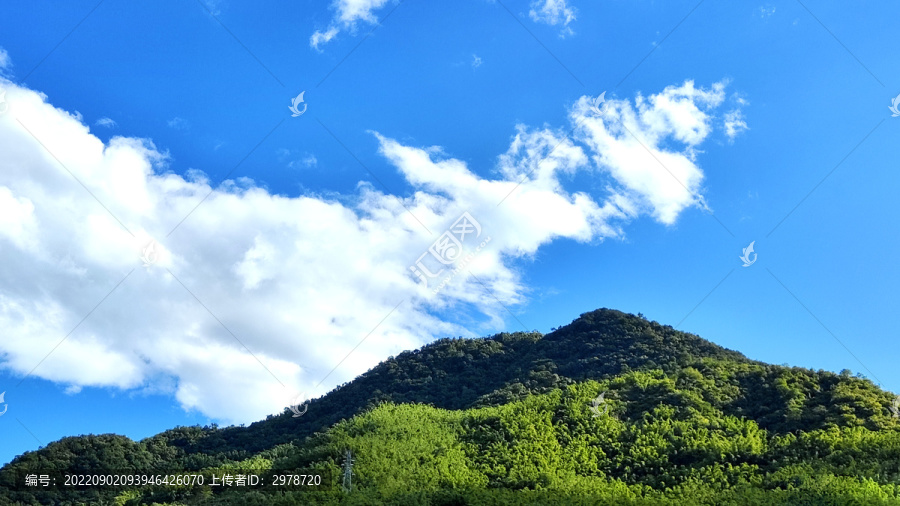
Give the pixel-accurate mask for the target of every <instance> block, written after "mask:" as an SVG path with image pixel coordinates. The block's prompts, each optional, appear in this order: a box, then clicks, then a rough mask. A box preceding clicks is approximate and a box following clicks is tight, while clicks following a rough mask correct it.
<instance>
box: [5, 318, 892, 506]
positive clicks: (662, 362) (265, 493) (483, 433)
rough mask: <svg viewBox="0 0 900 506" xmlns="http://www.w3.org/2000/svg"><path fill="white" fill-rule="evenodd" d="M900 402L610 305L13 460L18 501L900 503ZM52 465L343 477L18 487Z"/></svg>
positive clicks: (10, 499) (865, 384) (437, 345)
mask: <svg viewBox="0 0 900 506" xmlns="http://www.w3.org/2000/svg"><path fill="white" fill-rule="evenodd" d="M893 399H894V395H893V394H890V393H888V392H885V391H883V390H881V389H879V388H878V387H877V386H875V385H873V384H872V382H871V381H869V380H867V379H865V378H862V377H854V376H852V375H851V374H850V372H849V371H843V372H842V373H841V374H835V373H831V372H825V371H811V370H808V369H801V368H789V367H784V366H775V365H768V364H764V363H760V362H755V361H752V360H749V359H747V358H746V357H744V356H743V355H741V354H739V353H737V352H734V351H730V350H726V349H723V348H721V347H718V346H716V345H714V344H712V343H710V342H708V341H706V340H703V339H701V338H699V337H698V336H695V335H692V334H688V333H684V332H680V331H676V330H674V329H672V328H671V327H669V326H663V325H659V324H657V323H655V322H650V321H647V320H645V319H644V318H642V317H640V316H634V315H628V314H625V313H621V312H618V311H613V310H607V309H601V310H598V311H594V312H591V313H586V314H584V315H582V316H581V317H580V318H578V319H577V320H575V321H574V322H573V323H572V324H570V325H567V326H564V327H562V328H560V329H557V330H555V331H554V332H551V333H550V334H547V335H543V336H542V335H541V334H539V333H536V332H535V333H514V334H506V333H504V334H499V335H496V336H492V337H489V338H483V339H442V340H439V341H436V342H434V343H432V344H430V345H428V346H425V347H423V348H422V349H419V350H416V351H411V352H404V353H402V354H400V355H399V356H397V357H395V358H391V359H389V360H387V361H385V362H383V363H381V364H379V365H378V366H377V367H375V368H373V369H372V370H370V371H369V372H367V373H365V374H363V375H361V376H360V377H358V378H357V379H355V380H354V381H353V382H351V383H349V384H345V385H342V386H340V387H339V388H337V389H335V390H333V391H332V392H330V393H329V394H328V395H326V396H324V397H323V398H320V399H315V400H313V401H312V402H311V404H310V406H309V409H308V411H307V413H306V414H305V415H304V416H302V417H300V418H294V417H292V416H291V414H290V412H288V411H286V412H285V413H282V414H279V415H273V416H270V417H269V418H268V419H267V420H264V421H261V422H257V423H255V424H252V425H251V426H249V427H229V428H225V429H220V428H217V427H202V428H201V427H179V428H175V429H172V430H169V431H166V432H164V433H162V434H159V435H157V436H154V437H151V438H148V439H146V440H143V441H140V442H134V441H131V440H130V439H128V438H125V437H122V436H116V435H102V436H80V437H72V438H66V439H63V440H61V441H58V442H55V443H52V444H50V445H48V446H47V447H46V448H43V449H41V450H39V451H36V452H30V453H27V454H25V455H22V456H20V457H18V458H17V459H15V460H14V461H13V462H12V463H11V464H9V465H7V466H5V467H4V468H3V469H2V470H0V504H17V503H18V504H101V503H109V504H154V503H157V504H235V505H237V504H382V503H384V504H398V505H399V504H404V505H406V504H660V503H677V504H900V421H898V418H897V417H896V415H895V413H894V412H893V411H892V409H891V407H892V401H893ZM347 451H350V452H351V454H352V458H353V459H354V465H353V467H352V470H349V471H348V470H343V469H342V466H343V465H344V463H345V457H346V452H347ZM39 468H40V469H66V470H70V471H86V470H91V471H101V470H110V471H121V470H123V469H131V470H136V471H144V472H149V471H152V470H154V469H164V470H169V471H171V470H204V469H205V470H207V471H212V470H218V471H221V470H257V471H259V470H292V469H308V470H317V472H321V473H322V474H323V475H325V476H328V477H329V479H330V482H329V484H328V486H327V487H323V488H326V489H327V490H325V491H301V490H296V489H295V490H287V491H275V490H264V489H259V490H250V491H247V490H243V491H237V490H234V489H231V490H225V489H222V488H221V487H220V488H219V489H211V488H210V487H196V488H194V489H188V488H181V489H177V488H174V487H168V488H165V487H163V488H151V487H132V489H130V490H124V489H119V490H101V489H86V490H80V491H71V490H70V491H67V492H65V493H64V492H61V491H58V490H48V491H39V492H33V491H31V492H26V491H21V490H18V489H12V488H10V487H9V485H11V484H12V481H11V480H14V479H15V477H16V476H17V473H20V472H24V471H25V470H28V469H39ZM344 476H349V477H350V478H352V485H351V486H349V487H346V486H344V483H343V481H342V478H343V477H344ZM4 485H7V486H6V487H4Z"/></svg>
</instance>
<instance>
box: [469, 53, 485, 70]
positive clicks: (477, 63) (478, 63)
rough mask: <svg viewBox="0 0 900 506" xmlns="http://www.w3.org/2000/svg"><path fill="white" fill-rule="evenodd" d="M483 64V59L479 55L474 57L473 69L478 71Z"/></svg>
mask: <svg viewBox="0 0 900 506" xmlns="http://www.w3.org/2000/svg"><path fill="white" fill-rule="evenodd" d="M482 63H483V60H482V59H481V57H480V56H478V55H477V54H473V55H472V68H475V69H477V68H478V67H480V66H481V64H482Z"/></svg>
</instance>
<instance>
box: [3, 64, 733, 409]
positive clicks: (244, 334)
mask: <svg viewBox="0 0 900 506" xmlns="http://www.w3.org/2000/svg"><path fill="white" fill-rule="evenodd" d="M0 85H2V87H3V88H4V89H6V90H7V91H8V96H7V98H8V100H9V101H10V103H11V105H12V107H11V108H10V111H9V112H8V113H7V114H5V115H4V116H2V117H0V152H3V153H4V156H3V157H2V158H0V256H2V258H3V259H4V268H3V269H0V328H2V329H3V332H4V338H3V339H2V340H0V357H2V362H0V365H2V367H4V368H7V369H9V370H11V371H12V372H14V373H16V374H25V373H27V372H29V371H30V370H31V369H32V368H33V367H35V365H37V364H38V363H40V362H41V360H42V359H43V360H44V361H43V363H41V365H40V366H39V367H38V368H37V369H36V370H35V371H34V373H33V374H34V375H35V376H38V377H41V378H45V379H48V380H51V381H55V382H59V383H60V384H61V385H62V386H66V387H67V391H68V392H69V393H72V394H76V392H77V391H78V389H79V388H81V387H85V386H107V387H116V388H121V389H135V388H143V389H151V390H155V391H162V392H167V393H169V394H170V395H172V396H173V397H174V398H175V399H177V400H178V401H179V402H180V403H181V405H182V406H183V407H184V408H185V409H196V410H199V411H201V412H202V413H204V414H206V415H208V416H211V417H215V418H218V419H221V420H223V421H227V422H247V421H252V420H256V419H259V418H262V417H264V416H265V415H267V414H269V413H273V412H277V411H279V410H281V409H282V408H283V407H284V406H286V405H287V404H288V400H289V399H291V398H293V396H294V394H295V393H296V392H298V391H306V392H311V393H312V394H313V395H318V394H321V393H324V392H325V391H327V390H328V389H330V388H332V387H333V386H335V385H337V384H340V383H343V382H345V381H349V380H350V379H352V378H354V377H355V376H357V375H359V374H360V373H362V372H364V371H365V370H367V369H369V368H370V367H372V366H373V365H375V364H376V363H377V362H379V361H380V360H383V359H384V358H385V357H386V356H388V355H391V354H396V353H398V352H399V351H401V350H404V349H411V348H415V347H418V346H421V345H422V344H424V343H425V342H428V341H430V340H431V339H432V338H434V337H437V336H445V335H471V333H470V332H468V331H467V330H465V329H463V328H461V327H460V326H457V325H454V324H451V323H447V322H445V321H442V320H441V319H440V318H439V317H438V316H436V315H439V314H441V312H442V311H446V310H449V309H455V308H465V307H468V308H472V307H476V308H478V310H479V311H481V312H483V314H484V315H485V321H482V322H481V325H482V327H481V328H478V329H476V332H478V333H487V332H489V331H493V330H497V329H499V328H502V327H503V326H504V321H503V318H504V316H505V314H506V313H505V310H504V309H503V306H501V303H502V304H504V305H510V304H516V303H519V302H522V301H524V300H525V294H526V293H527V287H526V286H524V285H523V283H522V280H521V278H520V276H519V273H518V272H517V270H516V269H515V268H514V267H513V265H514V263H515V262H517V261H518V260H519V259H522V258H528V257H530V256H531V255H533V254H534V253H535V252H536V251H537V250H538V248H539V247H540V246H541V245H544V244H547V243H548V242H550V241H552V240H553V239H555V238H570V239H575V240H577V241H591V240H597V239H603V238H608V237H618V236H621V235H622V233H623V232H622V227H623V226H624V225H625V224H626V223H627V222H628V220H630V219H634V218H636V217H638V216H639V215H641V214H642V213H647V214H649V215H652V216H655V217H656V219H658V220H659V221H660V222H663V223H667V224H668V223H673V222H674V221H675V219H676V218H677V216H678V214H679V212H681V211H682V210H683V209H685V208H686V207H688V206H691V205H695V204H698V203H699V197H698V196H697V193H698V192H699V191H700V186H699V185H700V182H701V180H702V178H703V174H702V172H701V171H700V169H699V167H697V166H696V164H695V162H694V149H695V148H696V147H697V146H698V145H699V143H700V142H702V141H703V139H704V138H705V137H706V136H707V135H708V134H709V131H710V126H709V125H710V124H711V123H710V122H711V118H712V116H711V112H710V110H711V109H712V108H713V107H715V106H716V105H717V104H718V103H719V102H721V99H720V98H719V96H720V94H721V93H722V92H723V91H722V87H723V85H717V86H714V87H713V88H712V89H710V90H701V89H696V88H694V86H693V83H691V82H687V83H685V84H684V85H682V86H679V87H670V88H667V89H666V90H664V91H663V92H662V93H660V94H657V95H651V96H650V97H648V98H646V99H645V98H643V97H641V96H639V97H638V98H637V99H636V101H635V103H634V105H632V104H631V103H630V102H629V101H627V100H611V101H609V102H607V103H606V104H605V105H603V107H602V109H601V110H600V111H599V112H600V114H598V113H597V112H594V111H593V110H592V109H591V104H592V101H591V100H592V98H591V97H582V98H581V99H580V100H579V101H578V102H577V103H575V104H574V105H573V106H572V108H571V111H570V120H571V121H572V122H573V124H579V125H581V126H580V127H579V129H578V134H577V136H576V138H575V139H574V140H573V139H567V138H566V137H565V136H564V134H563V132H565V131H566V129H564V128H560V129H559V130H553V129H551V128H547V127H544V128H539V129H534V128H529V127H527V126H524V125H522V126H519V127H518V128H517V131H516V132H515V135H514V137H513V139H512V142H511V145H510V147H509V149H508V150H507V152H506V153H504V154H502V155H501V156H500V157H499V159H498V169H499V173H500V177H499V178H498V179H487V178H483V177H481V176H479V175H478V174H476V173H474V172H472V171H471V170H470V169H469V167H467V166H466V164H465V163H464V162H462V161H460V160H457V159H453V158H448V157H446V156H445V155H443V154H442V153H443V152H442V151H441V150H440V148H436V147H429V148H424V147H415V146H409V145H405V144H403V143H401V142H398V141H396V140H394V139H391V138H389V137H387V136H384V135H381V134H379V133H373V135H374V136H375V137H376V138H377V139H378V142H379V151H380V153H381V154H382V155H383V156H384V157H385V158H386V159H387V160H389V161H390V163H391V164H393V165H394V166H395V167H396V168H397V170H399V171H400V172H401V174H402V175H403V176H404V177H405V179H406V180H407V181H408V182H409V184H410V185H411V186H412V187H413V189H414V190H415V191H414V193H413V195H411V196H410V197H406V198H402V197H398V196H395V195H388V194H384V193H382V192H380V191H378V190H377V189H375V188H373V187H371V186H370V185H367V184H364V183H360V184H359V186H358V192H357V193H356V194H355V195H339V196H336V197H334V198H327V197H322V196H317V195H300V196H296V197H286V196H279V195H273V194H270V193H269V192H267V191H266V190H264V189H262V188H260V187H258V186H257V185H255V184H254V182H253V181H252V180H250V179H247V178H239V179H237V180H233V181H227V182H225V183H224V184H222V185H219V186H217V187H212V186H211V185H210V182H209V181H208V180H207V179H206V177H205V176H204V175H203V174H202V173H199V172H195V171H188V172H187V174H186V175H185V176H181V175H177V174H173V173H171V172H167V171H166V166H167V164H168V163H169V161H168V160H167V158H166V156H165V155H164V154H162V153H160V152H159V151H158V150H157V149H156V148H155V146H154V145H153V144H152V142H150V141H149V140H142V139H134V138H125V137H114V138H113V139H111V140H110V141H109V143H107V144H104V143H103V142H102V141H100V140H99V139H98V138H96V137H94V136H93V135H91V133H90V132H89V129H88V127H87V126H86V125H84V124H83V123H82V122H81V120H80V118H79V117H77V116H76V115H73V114H70V113H68V112H66V111H63V110H60V109H56V108H54V107H53V106H52V105H50V104H49V103H47V99H46V97H45V96H43V95H42V94H40V93H37V92H35V91H32V90H29V89H26V88H22V87H19V86H16V85H13V84H12V83H8V82H2V83H0ZM632 134H633V136H632ZM672 142H677V143H680V150H676V149H675V148H674V147H673V146H672V145H671V143H672ZM667 143H668V144H667ZM42 144H43V146H42ZM645 148H646V149H645ZM648 149H649V150H650V152H648V151H647V150H648ZM51 153H52V155H51ZM651 153H652V156H651ZM656 159H658V160H659V161H660V162H662V163H664V164H665V165H666V167H667V169H668V170H665V169H663V168H661V167H660V166H659V165H658V162H657V160H656ZM577 171H591V173H592V174H593V175H594V176H595V177H598V178H605V179H606V180H607V181H608V183H607V186H608V191H607V192H605V193H604V194H603V195H593V196H592V195H589V194H587V193H585V192H570V191H568V190H566V189H565V187H564V182H565V180H566V179H567V178H569V177H571V176H572V175H573V174H575V173H576V172H577ZM70 172H71V174H70ZM73 175H74V176H75V177H74V178H73V177H72V176H73ZM75 178H77V181H76V179H75ZM674 179H679V180H680V182H681V183H683V184H684V185H686V186H687V187H688V188H689V189H690V191H687V190H685V189H684V188H683V187H682V186H681V185H680V184H678V183H676V182H675V181H674ZM79 181H80V183H82V184H83V185H84V187H82V185H81V184H79ZM85 188H87V190H89V191H86V190H85ZM501 201H502V204H500V205H499V206H498V203H499V202H501ZM201 202H202V203H201ZM198 204H200V205H199V206H198ZM463 212H468V213H470V214H471V216H472V217H474V218H475V219H476V220H477V221H478V223H479V224H480V226H481V227H482V236H481V237H480V238H479V240H482V241H483V240H484V239H485V238H487V237H490V239H491V240H490V242H489V243H487V246H485V247H484V248H483V250H481V251H480V252H479V253H478V255H477V256H476V257H475V258H474V259H472V260H471V262H469V263H468V264H467V266H466V271H467V272H463V273H460V274H459V275H458V276H456V278H454V279H453V280H452V281H451V282H450V283H449V284H448V285H447V286H446V287H444V288H443V289H442V291H441V292H440V293H439V294H438V295H434V294H433V293H432V291H431V289H433V288H434V285H431V286H429V287H427V288H426V287H424V286H422V285H421V284H419V282H418V281H417V280H416V279H415V277H414V276H413V275H412V274H411V273H410V269H409V267H410V266H411V265H413V264H414V263H415V262H416V260H417V259H418V258H419V257H420V255H421V254H422V253H424V252H426V251H427V250H428V248H429V246H430V245H431V244H433V243H434V242H435V240H436V239H437V238H438V236H439V235H441V234H442V233H443V232H444V231H446V230H447V229H448V227H449V226H450V225H451V224H452V223H454V221H456V219H457V218H458V217H459V216H460V215H461V214H462V213H463ZM188 215H189V217H188V218H187V219H186V220H184V221H183V223H181V225H180V226H178V227H177V228H175V226H176V224H178V223H179V222H181V220H182V219H183V218H184V217H185V216H188ZM423 225H424V227H423ZM425 227H427V229H428V230H429V231H430V233H429V232H426V231H425ZM173 228H175V230H174V232H172V233H171V234H170V235H168V234H169V232H170V231H171V230H172V229H173ZM151 241H155V243H154V244H156V246H157V248H158V249H157V250H156V253H157V254H156V255H155V256H153V255H148V254H147V253H146V248H147V246H148V244H151ZM467 245H468V243H467ZM142 256H143V257H144V258H143V259H142ZM151 256H152V258H153V260H155V263H152V262H148V263H149V264H150V265H149V266H147V267H144V266H143V265H142V264H143V263H144V261H146V260H148V259H149V258H150V257H151ZM469 272H470V273H471V274H472V275H474V276H477V277H478V279H479V280H480V282H481V283H484V286H486V287H487V288H488V290H485V288H484V287H483V286H482V285H481V284H480V283H476V282H473V281H472V280H471V278H469V275H468V273H469ZM494 297H496V299H495V298H494ZM497 299H499V302H498V300H497ZM101 301H102V303H100V302H101ZM98 303H100V304H99V305H98ZM95 306H96V309H94V310H93V312H91V311H92V309H93V308H94V307H95ZM89 313H90V316H89V317H88V318H86V319H85V320H84V321H83V322H82V323H80V324H79V322H80V321H81V320H82V318H84V317H85V315H88V314H89ZM73 328H74V329H75V330H74V332H71V331H72V329H73ZM70 332H71V334H70V335H69V333H70ZM66 335H69V336H68V338H67V339H66V340H65V341H64V342H63V343H62V345H60V346H59V348H58V349H56V351H55V352H53V353H51V354H50V355H49V356H47V354H48V353H49V352H50V350H52V349H53V348H54V346H56V344H57V343H58V342H59V341H60V340H61V339H62V338H63V337H64V336H66ZM363 340H364V342H362V344H359V343H360V342H361V341H363ZM357 345H359V346H358V348H356V350H355V351H353V352H352V353H351V350H353V349H354V347H356V346H357ZM45 357H46V359H45ZM345 357H346V359H345ZM342 360H343V362H342ZM339 363H340V366H339V367H338V368H337V369H336V370H335V371H334V372H333V373H330V372H331V370H332V368H334V367H336V366H338V364H339ZM329 373H330V375H329ZM326 376H327V379H325V380H324V381H323V378H326ZM320 382H321V383H322V384H321V385H319V383H320ZM234 399H242V402H241V403H239V404H238V403H235V402H233V400H234Z"/></svg>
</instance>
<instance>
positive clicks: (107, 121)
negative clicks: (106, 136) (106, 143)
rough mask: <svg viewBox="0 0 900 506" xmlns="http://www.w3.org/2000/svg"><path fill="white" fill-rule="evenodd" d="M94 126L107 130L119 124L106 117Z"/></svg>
mask: <svg viewBox="0 0 900 506" xmlns="http://www.w3.org/2000/svg"><path fill="white" fill-rule="evenodd" d="M94 124H95V125H97V126H102V127H106V128H114V127H115V126H116V125H117V124H118V123H116V121H115V120H114V119H112V118H106V117H104V118H100V119H98V120H97V122H96V123H94ZM170 126H171V125H170Z"/></svg>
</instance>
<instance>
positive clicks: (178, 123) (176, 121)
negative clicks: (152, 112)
mask: <svg viewBox="0 0 900 506" xmlns="http://www.w3.org/2000/svg"><path fill="white" fill-rule="evenodd" d="M166 124H167V125H169V128H174V129H175V130H187V129H188V128H190V126H191V124H190V123H189V122H188V120H186V119H184V118H179V117H178V116H176V117H174V118H172V119H170V120H169V121H167V122H166Z"/></svg>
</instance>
